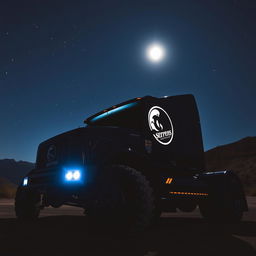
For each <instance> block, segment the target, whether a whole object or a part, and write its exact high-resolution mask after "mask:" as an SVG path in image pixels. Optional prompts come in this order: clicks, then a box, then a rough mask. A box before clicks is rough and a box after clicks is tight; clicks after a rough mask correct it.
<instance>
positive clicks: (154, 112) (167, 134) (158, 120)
mask: <svg viewBox="0 0 256 256" xmlns="http://www.w3.org/2000/svg"><path fill="white" fill-rule="evenodd" d="M148 125H149V129H150V130H151V132H152V135H153V136H154V138H155V139H156V140H157V141H158V142H159V143H160V144H162V145H169V144H170V143H171V141H172V139H173V134H174V131H173V125H172V121H171V118H170V117H169V115H168V114H167V112H166V111H165V110H164V109H162V108H161V107H159V106H154V107H152V108H151V109H150V110H149V112H148Z"/></svg>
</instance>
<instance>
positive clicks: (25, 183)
mask: <svg viewBox="0 0 256 256" xmlns="http://www.w3.org/2000/svg"><path fill="white" fill-rule="evenodd" d="M27 185H28V177H25V178H24V179H23V183H22V186H24V187H25V186H27Z"/></svg>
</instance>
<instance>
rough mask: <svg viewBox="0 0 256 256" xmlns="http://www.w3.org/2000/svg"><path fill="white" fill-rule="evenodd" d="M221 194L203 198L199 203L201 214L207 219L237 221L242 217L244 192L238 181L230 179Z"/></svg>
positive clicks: (227, 221)
mask: <svg viewBox="0 0 256 256" xmlns="http://www.w3.org/2000/svg"><path fill="white" fill-rule="evenodd" d="M223 191H224V192H223V194H217V196H216V195H215V196H212V197H211V198H209V199H205V201H202V202H201V203H200V204H199V209H200V212H201V215H202V216H203V217H204V218H205V219H207V220H209V221H220V222H226V223H237V222H239V221H241V219H242V217H243V211H244V207H243V198H244V192H243V189H242V186H241V184H240V182H239V181H238V180H237V179H235V178H233V179H231V180H230V181H229V182H228V184H227V187H226V189H225V190H223Z"/></svg>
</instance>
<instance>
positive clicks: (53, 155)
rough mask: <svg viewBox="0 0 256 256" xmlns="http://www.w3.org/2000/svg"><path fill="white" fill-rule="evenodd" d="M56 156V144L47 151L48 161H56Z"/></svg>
mask: <svg viewBox="0 0 256 256" xmlns="http://www.w3.org/2000/svg"><path fill="white" fill-rule="evenodd" d="M56 156H57V150H56V146H55V145H51V146H50V147H49V148H48V151H47V155H46V157H47V161H48V162H51V161H54V160H55V159H56Z"/></svg>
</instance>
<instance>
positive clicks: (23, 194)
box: [15, 187, 40, 220]
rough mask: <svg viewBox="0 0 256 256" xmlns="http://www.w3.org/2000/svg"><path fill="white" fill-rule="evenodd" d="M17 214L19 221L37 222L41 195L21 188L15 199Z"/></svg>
mask: <svg viewBox="0 0 256 256" xmlns="http://www.w3.org/2000/svg"><path fill="white" fill-rule="evenodd" d="M15 213H16V217H17V218H18V219H19V220H35V219H37V218H38V216H39V214H40V194H39V193H37V192H36V191H33V190H30V189H28V188H26V189H24V188H22V187H19V188H18V189H17V192H16V197H15Z"/></svg>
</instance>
